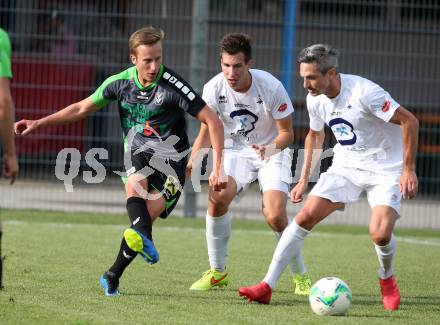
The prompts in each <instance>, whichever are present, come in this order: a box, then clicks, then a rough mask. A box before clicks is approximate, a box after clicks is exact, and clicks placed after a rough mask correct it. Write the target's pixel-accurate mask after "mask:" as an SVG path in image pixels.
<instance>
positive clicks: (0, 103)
mask: <svg viewBox="0 0 440 325" xmlns="http://www.w3.org/2000/svg"><path fill="white" fill-rule="evenodd" d="M11 78H12V72H11V43H10V42H9V37H8V34H7V33H6V32H5V31H4V30H3V29H1V28H0V140H1V141H2V143H3V151H4V153H3V154H4V156H3V167H2V174H3V175H4V176H5V177H6V178H9V179H10V182H11V184H13V183H14V181H15V178H16V177H17V174H18V163H17V155H16V153H15V143H14V131H13V124H14V102H13V100H12V96H11V89H10V85H9V84H10V79H11ZM2 232H3V231H2V223H1V220H0V290H1V288H2V257H1V239H2Z"/></svg>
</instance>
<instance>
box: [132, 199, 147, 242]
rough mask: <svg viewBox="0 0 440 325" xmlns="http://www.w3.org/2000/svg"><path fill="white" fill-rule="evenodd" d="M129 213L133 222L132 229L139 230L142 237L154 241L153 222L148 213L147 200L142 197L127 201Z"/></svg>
mask: <svg viewBox="0 0 440 325" xmlns="http://www.w3.org/2000/svg"><path fill="white" fill-rule="evenodd" d="M127 212H128V216H129V218H130V221H131V227H132V228H134V229H136V230H138V231H139V232H140V233H141V234H142V235H144V236H147V238H148V239H150V240H152V235H151V232H152V227H153V225H152V222H151V217H150V214H149V213H148V209H147V204H146V203H145V200H144V199H142V198H140V197H134V196H133V197H130V198H128V199H127Z"/></svg>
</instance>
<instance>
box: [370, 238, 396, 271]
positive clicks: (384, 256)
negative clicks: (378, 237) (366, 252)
mask: <svg viewBox="0 0 440 325" xmlns="http://www.w3.org/2000/svg"><path fill="white" fill-rule="evenodd" d="M374 248H375V249H376V253H377V258H378V259H379V264H380V267H379V270H378V272H377V273H378V274H379V278H381V279H388V278H389V277H390V276H392V275H393V266H392V264H393V257H394V254H395V253H396V238H395V237H394V235H391V240H390V242H389V243H388V244H386V245H385V246H378V245H376V244H374Z"/></svg>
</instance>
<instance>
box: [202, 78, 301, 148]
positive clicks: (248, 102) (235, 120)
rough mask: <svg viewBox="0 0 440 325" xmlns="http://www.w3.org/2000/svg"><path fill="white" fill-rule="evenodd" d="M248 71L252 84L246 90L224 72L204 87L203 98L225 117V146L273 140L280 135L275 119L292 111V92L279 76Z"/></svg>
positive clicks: (268, 142) (238, 145) (235, 146)
mask: <svg viewBox="0 0 440 325" xmlns="http://www.w3.org/2000/svg"><path fill="white" fill-rule="evenodd" d="M249 72H250V73H251V75H252V85H251V87H250V88H249V90H248V91H247V92H245V93H240V92H236V91H235V90H233V89H232V88H231V87H230V86H229V85H228V83H227V81H226V79H225V78H224V76H223V73H219V74H218V75H216V76H215V77H214V78H212V79H211V80H210V81H208V82H207V83H206V84H205V86H204V87H203V96H202V97H203V99H204V100H205V102H206V103H207V104H208V106H210V107H211V108H213V109H214V110H215V111H216V112H217V114H218V116H219V117H220V119H221V120H222V121H223V125H224V129H225V148H230V149H237V150H240V149H244V148H246V147H248V146H249V145H251V144H258V145H267V144H270V143H271V142H272V141H273V140H274V139H275V138H276V137H277V135H278V128H277V126H276V124H275V120H277V119H282V118H284V117H286V116H289V115H290V114H292V113H293V106H292V103H291V101H290V98H289V95H288V94H287V92H286V90H285V89H284V86H283V85H282V83H281V82H280V81H279V80H278V79H276V78H275V77H274V76H272V75H271V74H270V73H268V72H266V71H262V70H256V69H251V70H249ZM253 151H254V150H253V149H252V152H253Z"/></svg>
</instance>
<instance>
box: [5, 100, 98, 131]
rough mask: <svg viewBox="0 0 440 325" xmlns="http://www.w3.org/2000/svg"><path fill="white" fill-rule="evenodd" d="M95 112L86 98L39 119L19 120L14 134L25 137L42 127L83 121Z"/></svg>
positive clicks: (95, 107) (94, 108) (95, 108)
mask: <svg viewBox="0 0 440 325" xmlns="http://www.w3.org/2000/svg"><path fill="white" fill-rule="evenodd" d="M96 110H98V107H97V106H95V105H94V104H93V102H92V100H91V99H90V98H89V97H88V98H86V99H83V100H82V101H79V102H77V103H74V104H71V105H69V106H67V107H65V108H63V109H61V110H59V111H58V112H56V113H53V114H51V115H48V116H45V117H43V118H41V119H38V120H24V119H23V120H20V121H18V122H16V123H15V124H14V130H15V133H16V134H19V135H25V134H28V133H30V132H33V131H35V130H37V129H39V128H42V127H46V126H51V125H60V124H67V123H73V122H77V121H80V120H83V119H85V118H86V117H87V116H89V115H90V114H92V113H93V112H95V111H96Z"/></svg>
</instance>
